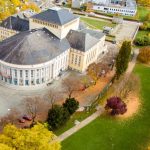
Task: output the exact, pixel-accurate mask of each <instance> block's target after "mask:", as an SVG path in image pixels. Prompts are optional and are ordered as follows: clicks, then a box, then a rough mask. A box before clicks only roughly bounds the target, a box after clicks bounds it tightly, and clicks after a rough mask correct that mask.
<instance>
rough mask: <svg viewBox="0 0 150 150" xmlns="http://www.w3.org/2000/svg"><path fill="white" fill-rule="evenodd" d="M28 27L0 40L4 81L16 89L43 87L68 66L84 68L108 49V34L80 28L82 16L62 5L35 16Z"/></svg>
mask: <svg viewBox="0 0 150 150" xmlns="http://www.w3.org/2000/svg"><path fill="white" fill-rule="evenodd" d="M53 15H54V16H53ZM29 27H30V30H28V31H23V32H19V33H17V34H15V35H13V36H11V37H9V38H7V39H5V40H3V41H1V42H0V83H1V84H3V85H7V86H9V87H12V88H15V89H17V88H19V89H21V88H22V89H35V88H39V87H40V88H41V87H44V86H47V85H48V84H50V83H51V82H52V81H53V80H54V79H57V78H58V76H59V75H60V74H61V73H62V71H65V70H67V69H68V68H70V69H73V70H77V71H79V72H85V71H86V69H87V67H88V66H89V64H91V63H93V62H95V61H96V60H97V58H98V57H99V56H101V55H103V54H104V53H106V52H107V47H106V46H105V34H103V33H102V32H100V31H96V30H90V29H82V30H79V17H77V16H74V15H73V14H72V13H71V12H69V11H66V10H63V9H58V8H57V9H51V10H46V11H45V12H42V13H40V14H37V15H35V16H32V17H31V18H30V19H29ZM89 41H90V42H89Z"/></svg>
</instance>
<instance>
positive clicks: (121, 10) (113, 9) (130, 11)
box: [109, 8, 134, 13]
mask: <svg viewBox="0 0 150 150" xmlns="http://www.w3.org/2000/svg"><path fill="white" fill-rule="evenodd" d="M109 10H112V11H119V12H129V13H134V11H132V10H125V9H115V8H109Z"/></svg>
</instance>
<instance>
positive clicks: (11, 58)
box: [0, 28, 70, 65]
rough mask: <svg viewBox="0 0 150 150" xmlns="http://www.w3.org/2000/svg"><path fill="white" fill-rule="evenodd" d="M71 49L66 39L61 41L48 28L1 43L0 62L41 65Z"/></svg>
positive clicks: (16, 36)
mask: <svg viewBox="0 0 150 150" xmlns="http://www.w3.org/2000/svg"><path fill="white" fill-rule="evenodd" d="M69 48H70V45H69V43H68V41H67V39H66V38H64V39H62V40H60V39H59V38H57V37H56V36H55V35H53V34H52V33H51V32H50V31H48V30H47V29H46V28H42V29H33V30H31V31H24V32H20V33H18V34H16V35H14V36H12V37H10V38H8V39H6V40H4V41H2V42H0V60H3V61H5V62H8V63H12V64H19V65H33V64H40V63H44V62H47V61H49V60H51V59H53V58H55V57H56V56H58V55H60V54H61V53H62V52H64V51H65V50H67V49H69Z"/></svg>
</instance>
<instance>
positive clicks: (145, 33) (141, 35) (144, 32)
mask: <svg viewBox="0 0 150 150" xmlns="http://www.w3.org/2000/svg"><path fill="white" fill-rule="evenodd" d="M148 33H149V31H144V30H143V31H141V30H139V31H138V33H137V35H136V38H138V37H141V38H142V37H143V36H145V35H147V34H148Z"/></svg>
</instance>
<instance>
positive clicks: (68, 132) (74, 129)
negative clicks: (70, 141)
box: [56, 108, 104, 142]
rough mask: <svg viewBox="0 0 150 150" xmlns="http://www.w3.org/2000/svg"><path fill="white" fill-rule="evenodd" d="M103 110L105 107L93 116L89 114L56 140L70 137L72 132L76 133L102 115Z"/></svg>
mask: <svg viewBox="0 0 150 150" xmlns="http://www.w3.org/2000/svg"><path fill="white" fill-rule="evenodd" d="M103 111H104V109H103V108H100V109H99V110H98V111H96V112H95V113H94V114H92V115H91V116H89V117H88V118H86V119H85V120H83V121H82V122H80V123H79V124H78V125H76V126H74V127H72V128H71V129H69V130H67V131H66V132H64V133H63V134H61V135H60V136H58V137H57V139H56V140H59V141H60V142H61V141H63V140H65V139H66V138H68V137H69V136H71V135H72V134H74V133H75V132H77V131H78V130H80V129H81V128H83V127H85V126H86V125H87V124H89V123H90V122H92V121H93V120H95V119H96V118H97V117H98V116H100V115H101V114H102V113H103Z"/></svg>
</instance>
